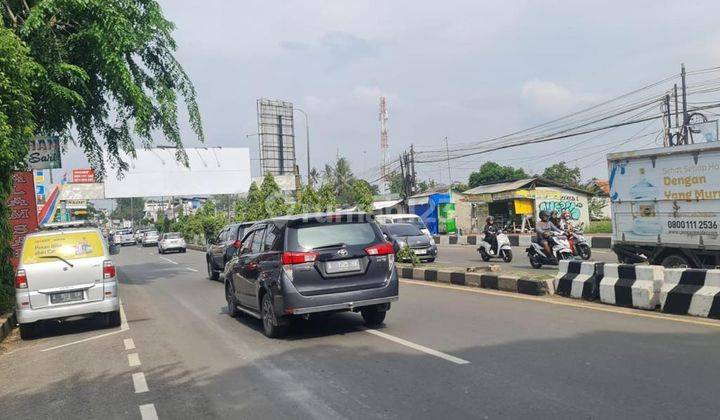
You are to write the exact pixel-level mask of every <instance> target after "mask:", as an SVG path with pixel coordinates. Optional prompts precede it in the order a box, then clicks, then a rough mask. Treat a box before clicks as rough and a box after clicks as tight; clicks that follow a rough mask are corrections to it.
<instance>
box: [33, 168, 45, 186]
mask: <svg viewBox="0 0 720 420" xmlns="http://www.w3.org/2000/svg"><path fill="white" fill-rule="evenodd" d="M43 182H45V171H35V183H36V184H40V183H43Z"/></svg>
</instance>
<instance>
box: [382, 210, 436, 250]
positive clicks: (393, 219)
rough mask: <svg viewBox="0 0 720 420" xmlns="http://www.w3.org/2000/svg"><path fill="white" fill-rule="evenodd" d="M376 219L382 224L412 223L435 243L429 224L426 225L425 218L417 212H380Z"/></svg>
mask: <svg viewBox="0 0 720 420" xmlns="http://www.w3.org/2000/svg"><path fill="white" fill-rule="evenodd" d="M375 220H377V222H378V223H380V224H382V225H387V224H392V223H410V224H411V225H415V226H416V227H417V228H418V229H420V230H421V231H422V233H424V234H425V235H426V236H427V237H428V239H430V243H431V244H433V245H435V239H433V237H432V234H431V233H430V230H429V229H428V228H427V225H425V222H423V219H422V218H421V217H420V216H418V215H417V214H378V215H377V216H375Z"/></svg>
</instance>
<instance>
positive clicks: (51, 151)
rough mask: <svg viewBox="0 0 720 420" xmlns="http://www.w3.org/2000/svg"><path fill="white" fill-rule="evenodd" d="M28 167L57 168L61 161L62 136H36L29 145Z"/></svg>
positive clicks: (60, 165)
mask: <svg viewBox="0 0 720 420" xmlns="http://www.w3.org/2000/svg"><path fill="white" fill-rule="evenodd" d="M28 149H29V150H28V167H29V168H30V169H57V168H60V167H62V162H61V161H60V138H59V137H57V136H35V138H34V139H33V140H32V141H31V142H30V144H29V145H28Z"/></svg>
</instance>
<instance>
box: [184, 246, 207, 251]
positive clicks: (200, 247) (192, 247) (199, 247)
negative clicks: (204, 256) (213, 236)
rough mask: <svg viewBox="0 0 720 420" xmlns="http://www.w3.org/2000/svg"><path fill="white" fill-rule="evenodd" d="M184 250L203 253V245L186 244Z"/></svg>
mask: <svg viewBox="0 0 720 420" xmlns="http://www.w3.org/2000/svg"><path fill="white" fill-rule="evenodd" d="M185 248H187V249H192V250H193V251H202V252H205V251H206V249H205V245H195V244H186V245H185Z"/></svg>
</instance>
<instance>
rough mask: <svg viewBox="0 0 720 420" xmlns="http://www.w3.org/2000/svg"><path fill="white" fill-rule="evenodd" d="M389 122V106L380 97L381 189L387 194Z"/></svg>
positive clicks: (382, 97) (383, 98)
mask: <svg viewBox="0 0 720 420" xmlns="http://www.w3.org/2000/svg"><path fill="white" fill-rule="evenodd" d="M387 121H388V112H387V104H386V102H385V97H384V96H381V97H380V153H381V154H382V166H381V167H380V179H381V184H380V185H381V187H382V191H383V192H385V193H387V192H388V190H389V188H388V180H389V175H390V174H389V173H388V167H387V163H388V153H389V152H390V150H389V149H390V144H389V142H388V129H387Z"/></svg>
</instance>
